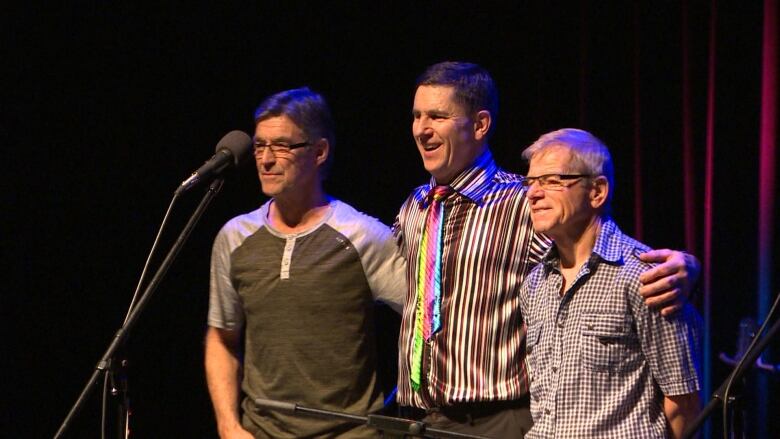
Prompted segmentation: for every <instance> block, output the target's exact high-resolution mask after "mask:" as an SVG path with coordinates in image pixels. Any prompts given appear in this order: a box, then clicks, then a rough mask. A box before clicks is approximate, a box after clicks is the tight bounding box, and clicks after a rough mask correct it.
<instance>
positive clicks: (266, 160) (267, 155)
mask: <svg viewBox="0 0 780 439" xmlns="http://www.w3.org/2000/svg"><path fill="white" fill-rule="evenodd" d="M255 160H256V161H257V164H258V165H260V166H263V167H266V168H268V167H271V166H273V164H274V163H276V156H275V155H274V153H272V152H271V148H263V152H262V153H255Z"/></svg>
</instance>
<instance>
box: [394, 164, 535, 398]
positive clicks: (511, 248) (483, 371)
mask: <svg viewBox="0 0 780 439" xmlns="http://www.w3.org/2000/svg"><path fill="white" fill-rule="evenodd" d="M522 178H523V177H521V176H519V175H515V174H510V173H508V172H505V171H503V170H501V169H499V168H498V166H497V165H496V163H495V161H494V160H493V157H492V154H491V153H490V151H489V150H488V151H486V152H485V153H484V154H482V155H481V156H480V157H479V158H478V159H477V160H476V161H475V163H474V165H473V166H472V167H470V168H468V169H466V170H465V171H463V172H462V173H461V174H460V175H458V176H457V177H456V178H455V179H454V180H453V181H452V182H451V183H450V186H451V187H452V188H453V189H455V192H456V193H455V194H453V195H451V196H450V197H448V198H447V199H446V200H445V201H444V215H445V217H444V231H443V237H442V267H441V282H442V287H441V295H442V296H441V322H442V328H441V331H440V332H438V333H437V334H436V335H435V336H434V337H433V338H432V340H431V341H429V342H426V343H425V346H424V351H423V371H422V386H421V389H420V390H419V391H418V392H415V391H413V390H412V387H411V384H410V380H409V373H410V365H411V358H412V347H413V343H414V321H415V304H416V303H417V300H416V297H417V279H416V276H417V275H416V274H417V265H418V260H419V253H420V246H419V243H420V237H421V234H422V228H423V225H424V224H425V216H426V213H427V209H428V205H427V204H426V196H427V195H428V192H429V191H430V190H431V189H432V188H433V187H434V186H435V184H436V183H435V181H434V179H433V178H432V179H431V182H430V183H429V184H427V185H424V186H420V187H418V188H417V189H415V190H414V192H413V193H412V194H411V195H410V196H409V198H408V199H407V200H406V202H405V203H404V205H403V206H402V207H401V211H400V212H399V214H398V217H397V218H396V224H395V226H394V233H395V234H396V239H397V242H398V244H399V247H400V249H401V251H402V252H403V254H404V256H405V257H406V260H407V263H408V264H407V265H408V268H407V272H406V276H407V281H408V285H409V289H408V292H407V296H406V305H405V307H404V310H403V315H402V321H401V335H400V338H399V341H398V347H399V360H398V363H399V378H398V402H399V404H400V405H402V406H413V407H418V408H430V407H439V406H446V405H452V404H457V403H460V402H471V401H501V400H513V399H518V398H520V397H522V396H524V395H525V394H526V393H527V392H528V377H527V373H526V370H525V364H524V359H525V352H524V351H523V350H522V348H523V341H524V338H525V329H524V327H523V319H522V317H521V315H520V303H519V298H518V292H519V290H520V285H521V283H522V282H523V279H524V278H525V276H526V275H527V274H528V272H529V271H530V270H531V268H533V267H534V266H535V265H536V263H537V262H539V261H540V260H541V257H542V255H543V254H544V252H545V251H546V250H547V248H549V246H550V242H549V240H548V239H547V238H545V237H544V236H541V235H537V234H535V233H534V231H533V228H532V226H531V218H530V208H529V205H528V202H527V201H526V190H525V189H524V188H523V187H522V186H521V182H522Z"/></svg>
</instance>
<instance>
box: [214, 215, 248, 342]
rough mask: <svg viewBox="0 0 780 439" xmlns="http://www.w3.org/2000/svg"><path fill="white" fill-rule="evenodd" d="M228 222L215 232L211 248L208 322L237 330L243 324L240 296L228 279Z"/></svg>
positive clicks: (219, 326)
mask: <svg viewBox="0 0 780 439" xmlns="http://www.w3.org/2000/svg"><path fill="white" fill-rule="evenodd" d="M230 235H231V232H230V223H228V224H226V225H225V227H223V228H222V230H220V231H219V234H217V237H216V239H215V240H214V245H213V247H212V249H211V270H210V280H209V315H208V324H209V326H213V327H215V328H222V329H229V330H238V329H241V328H242V327H243V326H244V312H243V310H242V308H241V298H240V296H239V295H238V292H237V291H236V290H235V289H234V288H233V283H232V281H231V279H230V255H231V253H232V251H233V250H234V246H233V245H231V241H235V239H234V240H231V239H230Z"/></svg>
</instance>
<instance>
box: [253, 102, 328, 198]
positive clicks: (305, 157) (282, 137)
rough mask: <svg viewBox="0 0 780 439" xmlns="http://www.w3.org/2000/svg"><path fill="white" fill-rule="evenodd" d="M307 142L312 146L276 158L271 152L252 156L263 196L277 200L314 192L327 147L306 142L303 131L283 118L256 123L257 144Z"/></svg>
mask: <svg viewBox="0 0 780 439" xmlns="http://www.w3.org/2000/svg"><path fill="white" fill-rule="evenodd" d="M307 141H308V142H312V145H311V146H305V147H302V148H296V149H293V150H290V151H288V152H278V153H275V154H274V153H272V152H271V150H270V148H264V149H265V151H264V152H263V153H261V154H257V153H256V154H255V162H256V164H257V172H258V175H259V177H260V184H261V185H262V188H263V193H264V194H265V195H267V196H269V197H275V198H278V197H285V196H297V195H300V193H302V191H313V190H314V188H316V187H317V185H319V184H320V177H319V173H318V172H319V171H318V168H319V165H320V164H322V163H324V161H325V159H326V158H327V147H326V146H325V145H323V144H327V141H325V140H324V139H319V140H317V139H307V138H306V135H305V134H304V132H303V130H301V129H300V128H299V127H298V125H296V124H295V122H293V121H292V120H291V119H290V118H289V117H287V116H284V115H282V116H277V117H270V118H268V119H264V120H261V121H260V122H258V123H257V126H256V127H255V142H256V143H258V144H263V145H268V144H284V145H294V144H297V143H302V142H307ZM323 148H324V150H323Z"/></svg>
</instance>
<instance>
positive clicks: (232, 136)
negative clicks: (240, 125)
mask: <svg viewBox="0 0 780 439" xmlns="http://www.w3.org/2000/svg"><path fill="white" fill-rule="evenodd" d="M223 149H227V150H228V151H230V153H231V154H232V155H233V164H235V165H236V166H238V165H240V164H241V163H242V162H243V161H245V160H247V159H248V158H249V156H251V155H252V139H251V138H250V137H249V135H248V134H247V133H245V132H243V131H241V130H233V131H231V132H229V133H227V134H225V135H224V136H223V137H222V139H220V141H219V143H217V148H216V150H217V152H219V151H220V150H223Z"/></svg>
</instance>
